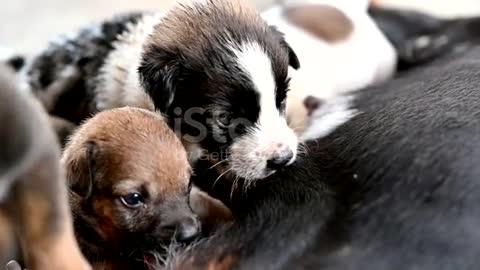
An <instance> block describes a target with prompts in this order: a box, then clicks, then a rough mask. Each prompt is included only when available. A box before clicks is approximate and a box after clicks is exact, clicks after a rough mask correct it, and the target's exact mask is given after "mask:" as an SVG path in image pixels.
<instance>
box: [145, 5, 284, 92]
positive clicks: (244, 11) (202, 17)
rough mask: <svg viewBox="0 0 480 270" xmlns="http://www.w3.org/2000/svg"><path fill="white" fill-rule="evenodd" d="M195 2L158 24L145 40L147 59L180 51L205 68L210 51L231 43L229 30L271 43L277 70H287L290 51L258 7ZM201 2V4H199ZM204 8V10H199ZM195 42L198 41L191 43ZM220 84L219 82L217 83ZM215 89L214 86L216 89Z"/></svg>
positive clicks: (176, 8)
mask: <svg viewBox="0 0 480 270" xmlns="http://www.w3.org/2000/svg"><path fill="white" fill-rule="evenodd" d="M191 2H192V3H189V4H184V5H175V6H174V7H172V9H171V10H170V11H169V13H168V14H167V15H166V16H164V17H163V18H162V19H161V21H160V23H159V24H158V25H157V26H155V29H154V33H153V34H152V35H151V38H150V40H148V41H147V42H146V44H145V45H144V47H145V53H144V55H145V58H146V59H147V58H150V57H153V59H152V61H154V60H156V61H157V62H155V63H156V65H158V66H162V65H166V66H167V65H168V64H169V63H164V62H165V61H167V60H168V59H162V58H160V57H159V56H158V55H157V54H156V53H155V52H156V51H158V50H163V51H166V52H169V53H172V54H179V53H180V54H181V55H182V56H183V58H184V59H188V64H189V65H190V66H191V68H193V69H198V70H205V58H206V57H208V56H207V55H208V53H209V50H211V49H216V50H220V48H219V46H228V44H229V43H231V41H230V40H228V38H234V37H228V36H227V34H228V33H232V34H231V35H234V34H235V35H237V34H238V35H239V36H243V37H244V38H249V39H251V40H256V41H259V42H265V43H267V44H269V47H270V48H271V51H270V52H269V53H271V54H272V62H273V63H275V64H276V65H274V69H281V68H282V69H285V70H282V72H284V73H287V72H288V70H287V67H288V66H287V65H280V64H278V63H288V61H289V59H288V54H286V53H285V49H284V48H282V47H281V46H282V45H281V44H280V42H278V36H275V35H276V34H275V33H274V32H272V31H270V28H269V26H268V25H267V24H266V22H265V21H264V20H263V19H262V18H261V17H260V15H259V14H258V12H257V10H256V9H255V7H254V6H253V5H251V3H249V1H246V0H215V1H210V2H209V3H207V4H204V3H203V4H202V3H201V2H200V3H196V2H195V1H191ZM200 5H201V6H200ZM199 10H201V11H202V12H199ZM192 44H196V45H195V46H192ZM157 58H158V59H157ZM217 83H218V82H217ZM214 90H216V89H212V91H214Z"/></svg>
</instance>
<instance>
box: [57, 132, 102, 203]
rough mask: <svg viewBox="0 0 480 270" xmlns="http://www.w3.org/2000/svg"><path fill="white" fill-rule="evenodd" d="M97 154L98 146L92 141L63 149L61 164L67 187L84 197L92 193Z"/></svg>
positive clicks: (86, 197)
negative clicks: (78, 146) (63, 168)
mask: <svg viewBox="0 0 480 270" xmlns="http://www.w3.org/2000/svg"><path fill="white" fill-rule="evenodd" d="M97 155H98V146H97V144H96V143H95V142H92V141H90V142H87V143H85V144H84V145H82V147H80V148H73V149H68V148H67V149H65V153H64V157H63V164H64V166H65V170H66V175H67V182H68V187H69V189H70V190H71V191H73V192H75V193H76V194H78V195H79V196H81V197H83V198H85V199H88V198H89V197H90V195H91V194H92V188H93V182H94V181H95V165H96V164H95V160H96V157H97Z"/></svg>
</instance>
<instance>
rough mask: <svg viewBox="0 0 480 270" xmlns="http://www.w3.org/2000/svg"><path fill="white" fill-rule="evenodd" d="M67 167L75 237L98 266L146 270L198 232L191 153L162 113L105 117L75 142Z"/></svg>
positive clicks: (133, 111) (117, 112) (127, 111)
mask: <svg viewBox="0 0 480 270" xmlns="http://www.w3.org/2000/svg"><path fill="white" fill-rule="evenodd" d="M62 164H63V165H64V166H65V168H66V170H67V178H68V185H69V187H70V190H71V192H70V203H71V207H72V211H73V216H74V225H75V233H76V235H77V238H78V239H79V242H80V246H81V248H82V250H83V252H84V254H85V255H86V256H87V258H88V259H89V260H90V262H91V263H92V264H93V265H94V268H95V269H115V270H118V269H140V268H141V267H143V264H144V261H145V262H146V261H148V260H147V259H148V254H150V253H155V254H156V253H157V252H158V251H159V250H162V249H163V248H165V247H167V246H168V245H169V244H170V242H171V240H172V239H174V238H175V240H177V241H180V242H183V241H189V240H191V239H192V238H194V237H195V236H197V235H198V233H199V231H200V223H199V222H198V219H197V216H196V215H195V214H194V213H193V211H192V209H191V208H190V206H189V192H190V186H189V183H190V181H189V180H190V174H191V168H190V165H189V163H188V159H187V154H186V152H185V150H184V148H183V146H182V144H181V143H180V141H179V139H178V138H177V137H176V136H175V134H174V132H173V131H171V129H170V128H169V127H168V126H167V124H166V123H165V122H164V121H163V119H162V117H161V116H159V115H158V114H155V113H153V112H149V111H146V110H143V109H137V108H128V107H126V108H121V109H114V110H109V111H104V112H101V113H99V114H97V115H96V116H94V117H93V118H91V119H90V120H88V121H87V122H85V123H84V124H83V125H82V126H80V127H79V128H78V130H77V131H76V132H75V133H74V135H73V136H72V137H71V138H70V141H69V142H68V143H67V146H66V148H65V151H64V154H63V157H62Z"/></svg>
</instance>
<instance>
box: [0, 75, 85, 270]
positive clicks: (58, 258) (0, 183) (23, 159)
mask: <svg viewBox="0 0 480 270" xmlns="http://www.w3.org/2000/svg"><path fill="white" fill-rule="evenodd" d="M13 81H14V74H13V73H12V71H11V70H10V69H9V68H6V67H4V66H1V67H0V122H1V123H2V128H1V130H0V265H5V263H6V262H7V260H11V259H20V258H22V259H23V260H24V261H25V263H26V266H27V267H28V269H31V270H44V269H52V270H65V269H67V270H68V269H71V270H88V269H90V266H89V265H88V264H87V262H86V261H85V259H84V257H83V256H82V255H81V253H80V250H79V248H78V245H77V242H76V241H75V236H74V234H73V227H72V224H71V216H70V213H69V208H68V203H67V191H66V189H65V187H64V175H63V172H62V171H61V170H60V166H59V162H58V160H59V159H60V150H59V147H58V145H57V143H56V141H55V136H54V133H53V131H52V130H51V129H49V128H48V120H47V117H46V113H45V112H44V111H43V110H42V109H41V107H40V105H39V104H38V103H37V102H36V101H34V99H33V98H32V97H30V96H29V95H27V94H25V93H22V92H20V91H19V89H18V88H17V87H16V85H15V84H14V82H13ZM16 251H21V252H20V253H17V252H16Z"/></svg>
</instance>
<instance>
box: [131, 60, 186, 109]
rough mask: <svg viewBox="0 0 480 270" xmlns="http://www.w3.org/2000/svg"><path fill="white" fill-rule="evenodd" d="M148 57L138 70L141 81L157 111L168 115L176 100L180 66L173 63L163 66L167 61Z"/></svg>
mask: <svg viewBox="0 0 480 270" xmlns="http://www.w3.org/2000/svg"><path fill="white" fill-rule="evenodd" d="M147 57H148V54H147V55H146V57H145V58H144V60H143V61H142V63H141V65H140V67H139V68H138V72H139V75H140V81H141V83H142V85H143V87H144V89H145V91H146V92H147V94H148V95H149V96H150V97H151V98H152V100H153V104H154V105H155V109H157V110H160V112H162V113H166V112H167V111H168V110H169V109H170V106H171V105H172V103H173V100H174V98H175V92H176V78H178V76H179V70H180V68H179V65H177V64H175V62H173V61H170V62H169V63H166V64H165V65H162V64H163V63H165V62H166V61H165V60H163V59H158V56H157V59H155V58H153V57H152V58H147Z"/></svg>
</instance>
